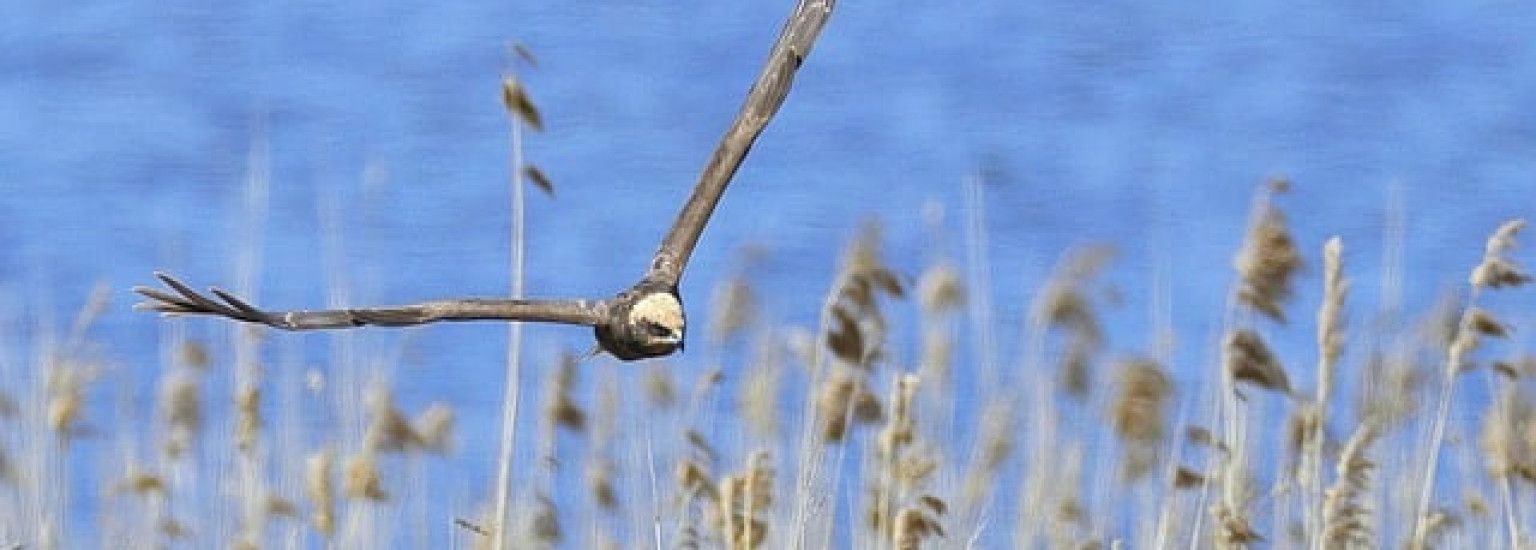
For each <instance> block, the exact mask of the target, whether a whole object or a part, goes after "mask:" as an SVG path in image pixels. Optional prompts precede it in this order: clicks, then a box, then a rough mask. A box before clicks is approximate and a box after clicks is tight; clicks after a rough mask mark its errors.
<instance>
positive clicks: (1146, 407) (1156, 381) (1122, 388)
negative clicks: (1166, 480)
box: [1110, 359, 1173, 481]
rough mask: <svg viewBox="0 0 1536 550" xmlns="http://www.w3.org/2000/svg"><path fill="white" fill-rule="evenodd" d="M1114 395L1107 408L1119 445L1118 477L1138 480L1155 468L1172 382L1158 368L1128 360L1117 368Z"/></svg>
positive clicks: (1138, 360)
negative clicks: (1116, 383)
mask: <svg viewBox="0 0 1536 550" xmlns="http://www.w3.org/2000/svg"><path fill="white" fill-rule="evenodd" d="M1119 372H1120V381H1119V384H1118V392H1117V394H1116V397H1115V399H1114V402H1113V405H1112V406H1111V411H1110V417H1111V424H1112V425H1113V427H1114V430H1115V435H1116V436H1118V437H1119V438H1120V440H1121V443H1122V448H1121V452H1122V453H1123V454H1122V456H1121V462H1120V465H1121V475H1122V476H1123V477H1124V478H1125V479H1126V480H1129V481H1135V480H1138V479H1141V478H1142V477H1143V476H1145V475H1146V474H1147V473H1148V472H1150V471H1152V468H1153V467H1154V466H1156V465H1157V456H1158V452H1159V449H1160V448H1161V447H1162V444H1163V438H1164V435H1165V428H1166V426H1167V411H1166V408H1167V403H1168V399H1169V397H1171V396H1172V395H1173V382H1172V381H1171V380H1169V378H1168V375H1167V373H1165V372H1164V371H1163V367H1162V365H1159V364H1157V362H1156V361H1152V360H1150V359H1131V360H1128V361H1125V362H1124V363H1122V364H1121V366H1120V368H1119Z"/></svg>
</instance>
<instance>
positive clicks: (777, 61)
mask: <svg viewBox="0 0 1536 550" xmlns="http://www.w3.org/2000/svg"><path fill="white" fill-rule="evenodd" d="M834 3H835V0H800V1H799V3H798V4H797V5H796V6H795V11H794V12H793V13H792V14H790V17H789V21H787V22H786V23H785V24H784V29H783V30H782V31H780V32H779V37H778V39H777V40H776V41H775V42H774V45H773V49H772V50H771V51H770V53H769V55H768V61H767V62H766V63H765V64H764V66H763V70H762V72H760V73H758V76H757V80H756V81H755V82H754V83H753V84H752V89H751V90H750V91H749V92H748V93H747V99H746V101H745V102H744V104H743V105H742V107H741V111H740V112H738V113H737V114H736V119H735V120H734V121H733V122H731V127H730V129H728V130H726V133H725V136H724V137H722V138H721V139H720V144H719V145H717V146H716V147H715V152H714V154H713V155H711V156H710V158H709V162H708V164H705V165H704V171H703V173H701V174H700V175H699V180H698V183H697V184H696V185H695V186H694V189H693V194H692V195H690V196H689V197H688V201H687V202H686V203H683V209H682V211H681V212H679V213H678V215H677V221H675V222H673V224H672V228H671V230H669V231H668V232H667V235H666V237H665V238H663V239H662V241H661V247H660V248H659V249H658V250H657V251H656V255H655V257H654V258H653V259H652V260H651V266H650V268H649V269H648V270H646V272H645V275H644V276H642V277H641V278H640V281H639V282H637V283H635V284H634V285H633V286H631V287H629V288H628V289H626V290H624V291H623V292H620V293H619V294H618V295H617V296H613V297H611V298H604V299H564V300H560V299H527V300H523V299H494V298H464V299H453V300H440V301H433V302H424V303H419V304H410V305H402V306H391V307H371V308H358V309H332V310H313V311H267V310H263V309H260V308H257V307H255V306H253V305H251V304H249V303H247V302H245V301H244V300H242V299H240V298H239V297H237V296H235V295H233V294H230V293H229V292H226V291H224V290H221V289H218V288H213V289H210V291H209V292H210V293H212V294H213V296H214V297H213V298H210V297H208V296H205V295H203V294H201V293H198V292H197V291H195V290H193V289H192V288H191V287H189V286H187V285H186V284H184V283H182V282H181V281H178V280H176V279H175V278H174V277H171V276H170V275H167V274H165V273H156V274H155V277H156V278H158V279H160V282H162V283H164V284H165V286H166V287H167V288H168V289H169V291H167V290H162V289H156V288H149V287H136V288H134V291H135V292H137V293H139V294H141V295H143V296H144V297H146V298H148V299H149V300H148V301H146V302H144V303H141V304H139V306H138V307H140V308H142V309H149V310H153V311H159V312H162V313H167V314H190V315H214V316H219V317H227V318H230V319H234V320H237V321H244V322H248V323H260V324H264V325H267V326H270V327H274V328H280V329H284V330H313V329H341V328H353V327H361V326H368V325H373V326H384V327H398V326H408V325H420V324H424V323H435V322H438V321H483V320H503V321H532V322H541V323H564V324H570V325H584V326H590V327H593V328H594V330H595V332H596V336H597V342H598V345H599V346H600V347H601V348H602V349H603V351H606V352H608V353H610V354H612V355H613V356H614V357H617V358H619V359H623V360H626V361H632V360H636V359H644V358H649V357H661V356H664V355H668V354H671V353H672V352H673V351H675V350H678V349H680V348H682V346H683V335H684V331H685V327H686V322H685V319H684V315H683V303H682V299H681V298H680V297H679V296H678V293H677V285H678V281H679V280H680V279H682V276H683V269H684V268H686V267H687V265H688V258H689V257H690V256H691V255H692V254H693V249H694V246H695V245H696V244H698V242H699V234H700V233H702V232H703V231H704V226H705V225H707V224H708V223H709V216H710V214H711V213H713V212H714V210H715V204H716V203H718V202H720V196H721V194H723V193H724V192H725V187H726V185H728V184H729V183H730V181H731V177H732V176H733V175H735V173H736V169H737V168H738V167H740V166H741V161H742V159H744V158H745V157H746V155H747V150H748V149H750V148H751V147H752V143H753V142H754V141H756V140H757V137H758V135H760V134H762V132H763V128H765V127H767V126H768V121H769V120H770V119H772V118H773V115H774V114H775V113H777V112H778V110H779V107H780V106H781V105H783V104H784V98H785V97H786V96H788V95H789V89H790V86H791V84H792V83H793V81H794V77H795V71H796V70H798V69H799V68H800V64H801V62H803V61H804V60H805V56H806V55H807V54H809V53H810V51H811V46H812V45H814V44H815V42H816V37H817V36H818V35H819V34H821V29H822V27H823V26H824V25H825V24H826V21H827V18H828V17H829V16H830V15H831V13H832V7H833V4H834Z"/></svg>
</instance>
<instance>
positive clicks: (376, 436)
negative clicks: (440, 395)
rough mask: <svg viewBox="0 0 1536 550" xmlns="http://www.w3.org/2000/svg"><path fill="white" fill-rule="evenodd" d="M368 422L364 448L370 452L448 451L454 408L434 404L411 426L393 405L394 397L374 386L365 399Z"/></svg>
mask: <svg viewBox="0 0 1536 550" xmlns="http://www.w3.org/2000/svg"><path fill="white" fill-rule="evenodd" d="M365 400H366V402H367V403H366V404H367V405H368V410H369V413H368V414H369V418H370V422H369V423H368V429H367V431H366V432H365V433H364V434H363V445H364V447H365V448H366V449H367V450H368V451H370V452H389V453H403V452H413V451H432V452H436V453H444V452H447V451H448V447H449V444H450V438H451V435H452V432H453V409H450V408H449V407H448V406H447V405H444V404H442V403H434V404H432V405H431V406H430V407H428V408H427V410H425V411H423V412H422V413H421V414H420V415H419V416H418V417H417V419H416V421H415V422H414V423H413V422H411V421H410V420H408V419H407V418H406V416H405V413H403V412H401V411H400V409H399V408H397V407H396V406H395V400H394V394H393V393H391V392H390V391H389V390H388V389H387V388H384V387H382V386H376V387H374V388H373V389H372V390H370V391H369V392H368V395H367V397H366V398H365Z"/></svg>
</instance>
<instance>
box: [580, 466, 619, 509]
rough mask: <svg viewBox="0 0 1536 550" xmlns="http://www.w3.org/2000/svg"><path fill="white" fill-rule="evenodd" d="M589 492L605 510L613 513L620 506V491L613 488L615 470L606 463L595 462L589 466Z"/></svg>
mask: <svg viewBox="0 0 1536 550" xmlns="http://www.w3.org/2000/svg"><path fill="white" fill-rule="evenodd" d="M587 490H588V491H589V492H590V493H591V494H592V502H596V503H597V505H598V506H601V507H602V508H603V509H604V510H609V511H612V510H614V508H615V507H617V506H618V505H619V498H618V490H617V489H615V488H614V486H613V468H612V467H610V466H609V465H608V464H607V463H606V462H604V461H593V462H591V463H590V464H588V466H587Z"/></svg>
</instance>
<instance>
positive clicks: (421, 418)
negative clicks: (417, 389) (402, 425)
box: [411, 403, 454, 454]
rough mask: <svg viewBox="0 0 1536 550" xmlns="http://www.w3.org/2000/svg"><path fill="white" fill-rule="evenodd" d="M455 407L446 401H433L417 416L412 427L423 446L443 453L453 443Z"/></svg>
mask: <svg viewBox="0 0 1536 550" xmlns="http://www.w3.org/2000/svg"><path fill="white" fill-rule="evenodd" d="M453 425H454V415H453V409H452V408H451V407H449V406H448V405H447V404H444V403H433V404H431V405H429V406H427V410H424V411H422V412H421V414H419V415H417V416H416V420H415V421H413V422H411V427H412V429H414V430H415V431H416V439H417V440H418V441H420V442H421V446H422V448H424V449H426V450H429V451H432V452H435V453H438V454H442V453H446V452H448V450H449V449H450V448H451V447H452V445H453Z"/></svg>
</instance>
